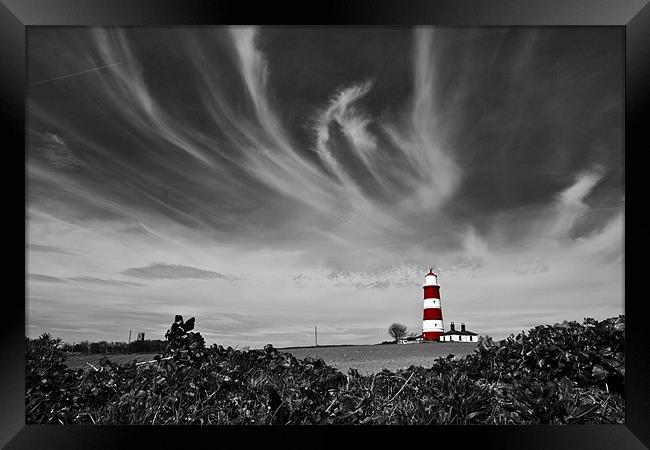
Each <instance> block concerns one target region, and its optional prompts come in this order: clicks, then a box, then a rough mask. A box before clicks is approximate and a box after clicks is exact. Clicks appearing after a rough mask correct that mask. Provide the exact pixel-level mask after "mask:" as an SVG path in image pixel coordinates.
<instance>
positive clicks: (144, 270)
mask: <svg viewBox="0 0 650 450" xmlns="http://www.w3.org/2000/svg"><path fill="white" fill-rule="evenodd" d="M122 273H123V274H124V275H127V276H129V277H135V278H142V279H149V280H151V279H167V280H174V279H176V280H177V279H195V280H214V279H223V280H228V281H234V280H237V279H238V278H237V277H235V276H232V275H224V274H221V273H218V272H213V271H211V270H203V269H197V268H196V267H190V266H183V265H180V264H166V263H151V264H149V265H148V266H146V267H130V268H128V269H126V270H124V271H123V272H122Z"/></svg>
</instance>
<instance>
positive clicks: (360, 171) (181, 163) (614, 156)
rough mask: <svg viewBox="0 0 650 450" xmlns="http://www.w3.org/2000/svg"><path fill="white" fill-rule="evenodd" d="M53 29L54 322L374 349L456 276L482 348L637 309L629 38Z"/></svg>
mask: <svg viewBox="0 0 650 450" xmlns="http://www.w3.org/2000/svg"><path fill="white" fill-rule="evenodd" d="M30 33H31V36H30V40H29V42H30V45H31V46H33V49H36V51H32V52H31V53H30V52H28V56H29V57H30V58H31V59H30V64H29V65H28V66H29V68H30V73H29V74H28V75H29V79H30V80H34V82H37V81H39V80H51V81H48V82H47V83H38V84H37V83H33V84H32V86H30V91H29V98H28V106H29V111H28V114H29V119H30V120H29V124H30V130H29V142H28V152H27V153H28V154H27V166H28V175H27V176H28V184H29V186H28V187H29V189H28V205H27V206H28V207H27V220H28V241H29V242H30V243H29V244H28V245H27V247H26V249H27V251H28V252H29V257H28V272H30V273H31V275H27V281H28V284H29V286H28V287H29V293H30V294H29V295H30V299H29V304H30V315H29V320H30V325H31V324H32V323H31V321H37V322H38V323H41V324H42V326H44V327H45V326H54V327H59V328H61V327H62V324H61V323H59V324H58V325H57V320H58V322H66V324H65V325H66V326H65V327H63V328H66V329H75V328H76V327H77V326H78V324H77V325H74V324H73V323H72V322H73V321H74V320H83V318H84V314H82V313H88V314H89V315H90V316H91V318H90V319H89V320H90V321H91V322H90V323H91V324H92V326H91V325H88V326H87V327H86V326H85V328H88V329H93V327H95V326H96V327H97V330H100V331H101V333H111V330H110V328H109V327H106V326H105V323H106V322H107V321H108V322H111V323H115V322H116V321H119V320H121V319H120V318H125V319H124V320H125V321H126V322H128V326H129V327H136V326H139V327H141V328H147V330H146V331H147V332H153V330H154V329H156V330H157V329H161V330H162V333H163V334H164V331H165V329H166V328H165V327H167V326H168V321H169V315H170V311H172V310H173V312H174V313H176V312H178V313H183V314H195V315H197V319H199V324H201V323H209V324H210V325H209V327H208V328H206V332H208V333H211V336H214V337H215V339H219V340H221V341H224V342H226V341H228V342H230V343H231V344H238V343H243V342H248V343H251V342H253V341H255V342H258V341H259V343H261V344H263V343H265V342H263V341H264V340H265V339H270V338H273V339H277V340H280V341H281V340H282V339H284V340H285V341H286V342H284V343H285V344H290V343H291V342H290V341H291V340H292V339H296V340H299V336H302V335H303V333H307V334H306V336H308V335H309V330H310V329H311V326H312V325H313V324H314V323H318V324H319V330H320V329H321V327H322V329H323V332H325V330H330V331H331V333H332V334H331V335H330V337H331V338H332V341H333V342H334V341H337V340H338V341H337V342H344V341H345V340H346V339H348V338H347V337H346V336H350V335H353V334H354V333H352V332H351V331H350V330H353V329H357V330H363V332H362V333H361V332H359V333H357V334H354V335H355V336H360V337H359V338H360V339H365V340H366V341H364V342H367V343H371V342H375V341H377V339H375V338H373V337H372V336H381V338H382V339H379V340H383V337H384V336H383V335H384V333H385V326H386V324H387V323H388V324H389V323H392V322H394V321H403V322H404V323H408V324H414V323H417V321H418V320H419V318H420V316H421V295H422V292H421V284H422V275H423V273H424V272H426V270H427V268H428V267H429V266H430V265H432V266H434V267H435V269H436V270H437V271H438V272H439V275H440V282H441V284H442V285H443V287H442V293H443V294H442V295H443V305H444V308H445V314H446V316H445V317H448V318H449V319H451V320H453V319H456V320H457V321H458V322H461V321H466V322H470V323H472V327H471V328H472V329H474V330H476V331H478V332H481V329H482V328H483V329H486V330H488V329H489V330H490V333H494V332H496V331H498V332H500V333H501V332H502V333H506V332H507V331H508V330H509V329H511V328H512V327H515V328H516V327H519V326H524V324H527V323H528V322H526V320H528V319H526V317H528V318H530V317H532V318H531V319H530V320H538V319H539V320H541V319H540V318H543V319H544V320H546V319H548V320H560V321H561V320H563V319H564V318H567V317H562V316H563V315H565V316H570V315H571V314H573V315H582V314H587V312H588V311H596V312H598V313H602V314H609V313H614V312H616V311H620V309H621V308H622V306H621V305H622V300H621V299H622V297H621V291H622V278H621V274H620V273H619V272H622V264H623V261H624V250H623V246H622V235H623V231H624V207H623V206H624V198H623V192H622V176H623V171H624V168H623V166H622V158H621V156H620V151H621V149H620V142H622V125H623V124H622V123H620V117H622V114H621V111H622V106H621V105H622V103H621V101H620V98H621V96H622V92H621V90H620V89H621V87H620V75H621V73H620V67H621V66H620V64H618V63H617V61H619V60H620V55H619V54H618V52H620V48H621V46H620V45H618V44H617V42H618V41H617V39H618V40H620V36H618V35H616V33H613V32H610V31H607V30H604V29H589V30H587V29H584V30H573V29H571V30H569V29H562V30H559V29H548V30H547V29H543V28H540V29H535V30H531V29H509V28H503V29H501V28H498V29H495V28H491V29H475V30H473V29H465V28H463V29H444V28H435V27H416V28H415V29H385V30H382V29H372V30H370V29H353V28H346V29H327V28H314V29H308V28H302V29H292V28H282V27H280V28H278V27H272V28H263V27H262V28H256V27H208V28H198V29H197V28H183V29H156V30H153V29H151V30H149V29H134V28H119V27H118V28H92V29H78V30H69V31H68V32H66V33H60V32H59V31H57V30H53V29H34V30H30ZM617 36H618V37H617ZM567 42H569V43H570V44H569V45H567V44H566V43H567ZM542 44H543V45H542ZM592 47H593V49H594V51H593V52H590V51H585V49H590V48H592ZM596 50H597V51H596ZM116 62H119V64H116V65H115V63H116ZM89 67H95V68H99V67H105V69H102V70H92V71H88V68H89ZM62 74H63V75H65V74H75V76H65V77H61V75H62ZM59 77H61V78H59ZM179 80H182V82H179ZM530 105H535V107H534V108H533V107H531V106H530ZM98 106H101V107H98ZM152 261H158V262H153V263H152ZM164 261H173V262H174V263H175V264H172V263H169V262H164ZM241 274H246V275H241ZM522 275H528V276H522ZM533 275H536V276H533ZM123 276H124V277H128V278H127V279H128V280H133V281H142V280H148V281H151V282H147V283H146V286H144V285H140V284H139V283H134V282H133V281H124V280H122V279H121V277H123ZM240 277H241V278H240ZM551 279H552V280H553V281H552V282H550V283H549V280H551ZM196 280H222V281H224V282H219V283H217V284H218V286H217V287H218V289H217V290H215V286H216V285H215V283H208V282H196ZM235 280H244V281H245V282H241V283H226V282H225V281H235ZM249 280H250V283H249V282H247V281H249ZM603 280H607V283H605V282H604V281H603ZM129 283H130V284H129ZM143 283H144V282H143ZM260 286H262V289H263V295H260ZM129 287H141V289H129ZM89 292H92V294H93V298H94V299H95V301H93V302H89V301H88V293H89ZM307 292H308V295H306V294H307ZM567 298H570V299H571V302H569V303H570V304H569V303H567V301H566V299H567ZM607 298H609V299H610V302H611V299H616V302H613V303H607ZM178 299H183V302H182V305H180V306H182V308H181V309H184V310H185V311H180V310H178V308H179V307H180V306H179V300H178ZM486 299H489V302H486ZM619 300H620V301H619ZM73 309H74V311H73ZM77 310H78V311H77ZM249 311H255V312H256V314H260V317H264V318H265V319H264V320H258V321H255V317H252V318H248V319H247V318H246V317H247V314H248V312H249ZM497 311H498V314H497ZM526 311H528V313H526ZM228 314H231V315H232V316H228ZM521 314H523V316H522V315H521ZM66 315H67V316H66ZM237 315H238V316H237ZM237 317H239V318H240V319H241V321H239V322H238V320H237ZM57 318H58V319H57ZM172 318H173V317H172ZM204 318H205V319H204ZM414 318H415V319H414ZM568 318H570V317H568ZM73 319H74V320H73ZM524 319H525V320H524ZM125 326H126V323H125ZM251 327H256V334H255V336H254V337H253V336H252V335H251V333H249V332H248V331H242V329H247V328H251ZM305 327H306V328H305ZM337 328H339V330H338V331H337ZM304 329H307V331H304ZM341 330H346V331H345V332H344V331H341ZM372 330H377V331H376V334H373V333H374V332H373V331H372ZM100 331H98V332H100ZM126 331H127V333H128V329H127V330H126ZM116 333H117V332H116ZM120 333H122V334H123V331H120ZM282 333H284V335H283V336H284V337H282ZM337 333H338V334H337ZM346 333H347V335H346ZM280 341H277V342H274V343H275V344H278V345H280V344H281V342H280Z"/></svg>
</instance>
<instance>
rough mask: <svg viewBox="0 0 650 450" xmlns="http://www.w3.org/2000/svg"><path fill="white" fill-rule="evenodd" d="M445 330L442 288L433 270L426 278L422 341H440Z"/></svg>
mask: <svg viewBox="0 0 650 450" xmlns="http://www.w3.org/2000/svg"><path fill="white" fill-rule="evenodd" d="M444 331H445V329H444V328H443V327H442V308H441V306H440V286H439V285H438V276H437V275H436V274H435V273H433V269H430V270H429V273H428V274H426V275H425V276H424V316H423V318H422V340H424V341H438V340H440V336H441V335H442V333H444Z"/></svg>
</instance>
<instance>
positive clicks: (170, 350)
mask: <svg viewBox="0 0 650 450" xmlns="http://www.w3.org/2000/svg"><path fill="white" fill-rule="evenodd" d="M194 324H195V321H194V318H191V319H189V320H187V321H184V320H183V318H182V316H176V318H175V320H174V323H173V324H172V326H171V327H170V329H169V330H168V332H167V334H166V339H167V341H166V347H165V350H164V351H163V352H161V353H160V354H159V355H157V356H156V358H155V362H154V363H152V364H143V365H136V364H135V362H131V363H128V364H115V363H113V362H112V361H110V360H109V359H107V358H102V359H101V361H100V366H99V368H96V369H93V368H91V369H89V370H86V371H84V370H81V369H79V370H77V371H73V370H71V369H69V368H67V367H66V365H65V353H64V352H63V351H62V350H61V348H59V347H60V340H56V339H52V337H51V336H49V335H45V336H41V338H39V339H33V340H32V339H27V340H26V352H27V358H26V359H27V366H26V421H27V423H62V424H67V423H96V424H495V425H496V424H542V423H550V424H569V423H623V417H624V403H623V398H622V386H623V380H624V375H625V372H624V357H623V339H624V329H625V326H624V324H625V320H624V316H619V317H618V318H612V319H608V320H605V321H602V322H597V321H595V320H593V319H585V322H584V324H582V325H581V324H578V323H576V322H569V323H566V322H565V323H563V324H556V325H554V326H540V327H536V328H534V329H532V330H530V331H529V332H528V333H527V334H526V333H521V334H519V335H517V336H510V337H508V338H507V339H504V340H502V341H500V342H498V343H495V342H494V341H493V340H492V339H489V338H484V339H481V341H480V342H479V346H478V348H477V350H476V352H475V354H473V355H470V356H467V357H465V358H464V359H459V360H456V359H454V358H453V356H452V355H450V356H448V357H446V358H437V359H436V360H434V361H433V362H432V365H431V367H428V368H424V367H415V366H411V367H409V368H408V369H404V370H399V371H397V372H391V371H388V370H384V371H382V372H379V373H377V374H375V375H371V376H364V375H360V374H359V373H358V372H357V371H356V370H350V371H349V372H348V373H347V375H344V374H343V373H341V372H340V371H338V370H336V369H334V368H332V367H330V366H328V365H326V364H325V362H323V360H321V359H312V358H306V359H303V360H298V359H296V358H295V357H293V356H292V355H290V354H288V353H282V352H279V351H278V350H276V349H275V348H273V346H271V345H267V346H265V347H264V349H260V350H234V349H232V348H231V347H228V348H223V347H222V346H219V345H213V346H211V347H209V348H206V347H205V341H204V340H203V337H201V335H200V333H197V332H194V331H192V330H193V329H194Z"/></svg>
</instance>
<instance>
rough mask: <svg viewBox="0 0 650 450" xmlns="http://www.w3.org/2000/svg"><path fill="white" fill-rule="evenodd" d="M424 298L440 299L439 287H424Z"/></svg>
mask: <svg viewBox="0 0 650 450" xmlns="http://www.w3.org/2000/svg"><path fill="white" fill-rule="evenodd" d="M424 298H440V286H424Z"/></svg>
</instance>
